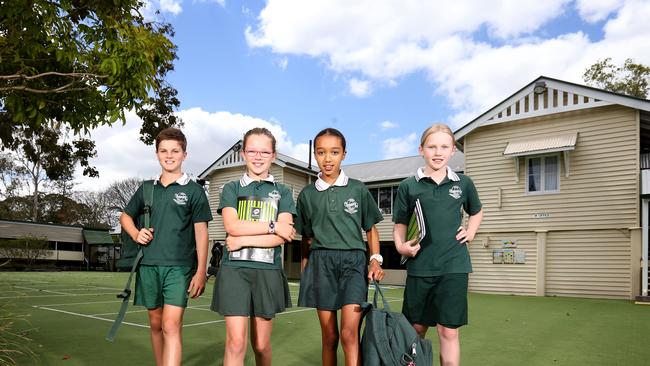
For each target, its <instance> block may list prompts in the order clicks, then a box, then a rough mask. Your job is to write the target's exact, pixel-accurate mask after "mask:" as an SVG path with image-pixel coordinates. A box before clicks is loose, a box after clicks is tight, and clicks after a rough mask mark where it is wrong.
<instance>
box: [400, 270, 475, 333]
mask: <svg viewBox="0 0 650 366" xmlns="http://www.w3.org/2000/svg"><path fill="white" fill-rule="evenodd" d="M467 278H468V275H467V273H447V274H444V275H442V276H435V277H412V276H407V277H406V287H405V288H404V304H403V306H402V313H403V314H404V316H406V319H408V320H409V322H411V324H421V325H427V326H430V327H432V326H435V325H437V324H440V325H442V326H444V327H447V328H458V327H460V326H463V325H465V324H467Z"/></svg>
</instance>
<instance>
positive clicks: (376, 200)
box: [368, 184, 399, 216]
mask: <svg viewBox="0 0 650 366" xmlns="http://www.w3.org/2000/svg"><path fill="white" fill-rule="evenodd" d="M397 187H399V185H395V184H391V185H372V186H369V187H368V190H371V189H375V188H377V194H376V195H373V197H374V199H375V202H376V203H377V208H379V210H380V211H381V207H379V190H380V189H382V188H391V192H390V212H389V213H383V212H382V215H384V216H390V215H392V214H393V209H394V205H395V200H394V199H393V197H395V196H394V195H393V191H397ZM370 193H372V192H370Z"/></svg>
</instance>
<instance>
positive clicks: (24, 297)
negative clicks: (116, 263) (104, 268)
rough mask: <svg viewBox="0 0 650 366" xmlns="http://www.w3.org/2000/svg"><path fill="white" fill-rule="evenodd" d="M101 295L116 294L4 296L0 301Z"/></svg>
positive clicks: (111, 293)
mask: <svg viewBox="0 0 650 366" xmlns="http://www.w3.org/2000/svg"><path fill="white" fill-rule="evenodd" d="M99 295H115V293H114V292H100V293H96V294H63V295H59V294H52V295H33V296H32V295H25V296H2V297H0V299H27V298H33V297H61V296H99Z"/></svg>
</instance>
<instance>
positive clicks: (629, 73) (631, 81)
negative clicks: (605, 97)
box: [582, 57, 650, 98]
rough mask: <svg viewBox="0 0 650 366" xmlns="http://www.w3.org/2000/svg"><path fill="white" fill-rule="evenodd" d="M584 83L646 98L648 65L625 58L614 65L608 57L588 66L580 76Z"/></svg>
mask: <svg viewBox="0 0 650 366" xmlns="http://www.w3.org/2000/svg"><path fill="white" fill-rule="evenodd" d="M582 78H583V80H584V81H585V83H587V84H588V85H592V86H594V87H597V88H600V89H604V90H608V91H611V92H615V93H620V94H627V95H630V96H633V97H638V98H646V97H647V96H648V91H650V90H649V85H650V67H648V66H646V65H643V64H638V63H635V62H634V61H633V60H632V59H629V58H628V59H626V60H625V62H624V63H623V66H616V65H614V64H613V63H612V59H611V58H610V57H608V58H606V59H604V60H600V61H598V62H596V63H595V64H593V65H591V67H589V68H588V69H587V70H586V71H585V73H584V75H583V76H582Z"/></svg>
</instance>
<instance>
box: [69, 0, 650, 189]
mask: <svg viewBox="0 0 650 366" xmlns="http://www.w3.org/2000/svg"><path fill="white" fill-rule="evenodd" d="M156 10H159V13H158V14H157V15H156V14H155V11H156ZM145 14H147V16H148V17H151V18H152V19H154V18H156V17H157V19H159V20H163V21H166V22H169V23H171V24H172V25H173V27H174V29H175V32H176V34H175V37H174V39H173V41H174V43H175V44H176V45H177V46H178V57H179V59H178V60H177V61H176V63H175V70H174V71H173V72H172V73H171V74H170V75H169V81H170V82H171V84H172V85H173V86H174V87H175V88H176V89H177V90H178V96H179V99H180V101H181V107H180V109H179V110H178V112H177V113H178V115H179V116H180V117H181V118H182V119H183V121H184V123H185V126H184V128H183V130H184V132H185V134H186V135H187V138H188V149H187V152H188V157H187V160H186V161H185V163H184V170H185V172H187V173H188V174H190V175H193V176H197V175H199V174H200V173H201V172H202V171H204V170H205V169H206V168H208V167H209V166H210V165H211V164H212V163H213V162H214V161H215V160H216V159H217V158H219V157H220V156H221V155H222V154H223V153H224V152H225V151H226V150H227V149H228V148H230V147H231V146H232V145H233V144H234V143H235V142H236V141H237V140H238V139H240V138H241V136H242V135H243V133H244V132H245V131H247V130H248V129H250V128H253V127H267V128H269V129H270V130H271V131H272V132H273V133H274V135H275V136H276V138H277V140H278V151H279V152H281V153H284V154H287V155H290V156H292V157H295V158H297V159H300V160H303V161H306V160H307V159H308V141H309V140H310V139H312V138H313V136H314V135H315V134H316V133H317V132H318V131H320V130H321V129H323V128H325V127H334V128H337V129H339V130H341V131H342V132H343V134H344V135H345V136H346V139H347V141H348V144H347V145H348V154H347V157H346V159H345V161H344V164H352V163H361V162H369V161H375V160H381V159H390V158H396V157H404V156H413V155H416V154H417V147H418V144H419V136H420V134H421V133H422V131H423V130H424V129H425V128H427V127H428V126H429V125H431V124H433V123H446V124H448V125H449V126H450V127H451V128H452V130H456V129H458V128H460V127H461V126H463V125H465V124H466V123H468V122H470V121H471V120H473V119H474V118H476V117H477V116H479V115H480V114H481V113H483V112H485V111H486V110H487V109H489V108H491V107H493V106H494V105H496V104H497V103H499V102H500V101H502V100H503V99H505V98H507V97H508V96H510V95H511V94H513V93H514V92H516V91H517V90H519V89H520V88H521V87H523V86H524V85H526V84H528V83H530V82H531V81H533V80H534V79H536V78H537V77H538V76H540V75H544V76H548V77H553V78H557V79H562V80H566V81H570V82H575V83H580V84H583V83H584V82H583V80H582V75H583V73H584V71H585V69H586V68H588V67H589V66H590V65H592V64H593V63H595V62H596V61H599V60H602V59H604V58H606V57H611V58H612V60H613V62H614V63H615V64H622V63H623V62H624V60H625V59H627V58H632V59H633V60H634V61H635V62H639V63H643V64H646V65H650V22H649V21H648V19H650V1H648V0H645V1H640V0H628V1H622V0H573V1H569V0H543V1H541V0H536V1H529V0H501V1H499V0H490V1H486V0H453V1H447V0H431V1H426V0H419V1H416V0H382V1H377V0H355V1H349V0H268V1H248V0H239V1H236V0H148V7H147V9H146V11H145ZM140 124H141V122H140V121H139V120H138V118H137V116H136V115H135V114H134V113H130V112H129V113H127V118H126V121H124V124H120V123H116V124H114V125H113V126H111V127H107V126H104V127H100V128H98V129H97V130H94V131H92V137H93V138H94V139H95V141H96V143H97V155H98V156H97V157H96V158H94V159H92V164H94V166H95V167H96V168H97V169H98V170H99V173H100V178H86V177H82V176H81V174H80V172H81V169H78V171H79V174H78V175H77V177H76V178H77V182H78V185H77V189H78V190H101V189H103V188H105V187H107V186H108V185H109V184H110V183H111V182H113V181H115V180H120V179H125V178H128V177H140V178H151V177H154V176H156V175H157V174H159V172H160V167H159V165H158V163H157V161H156V159H155V152H154V148H153V147H152V146H147V145H144V144H143V143H142V142H140V141H139V139H138V131H139V128H140Z"/></svg>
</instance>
